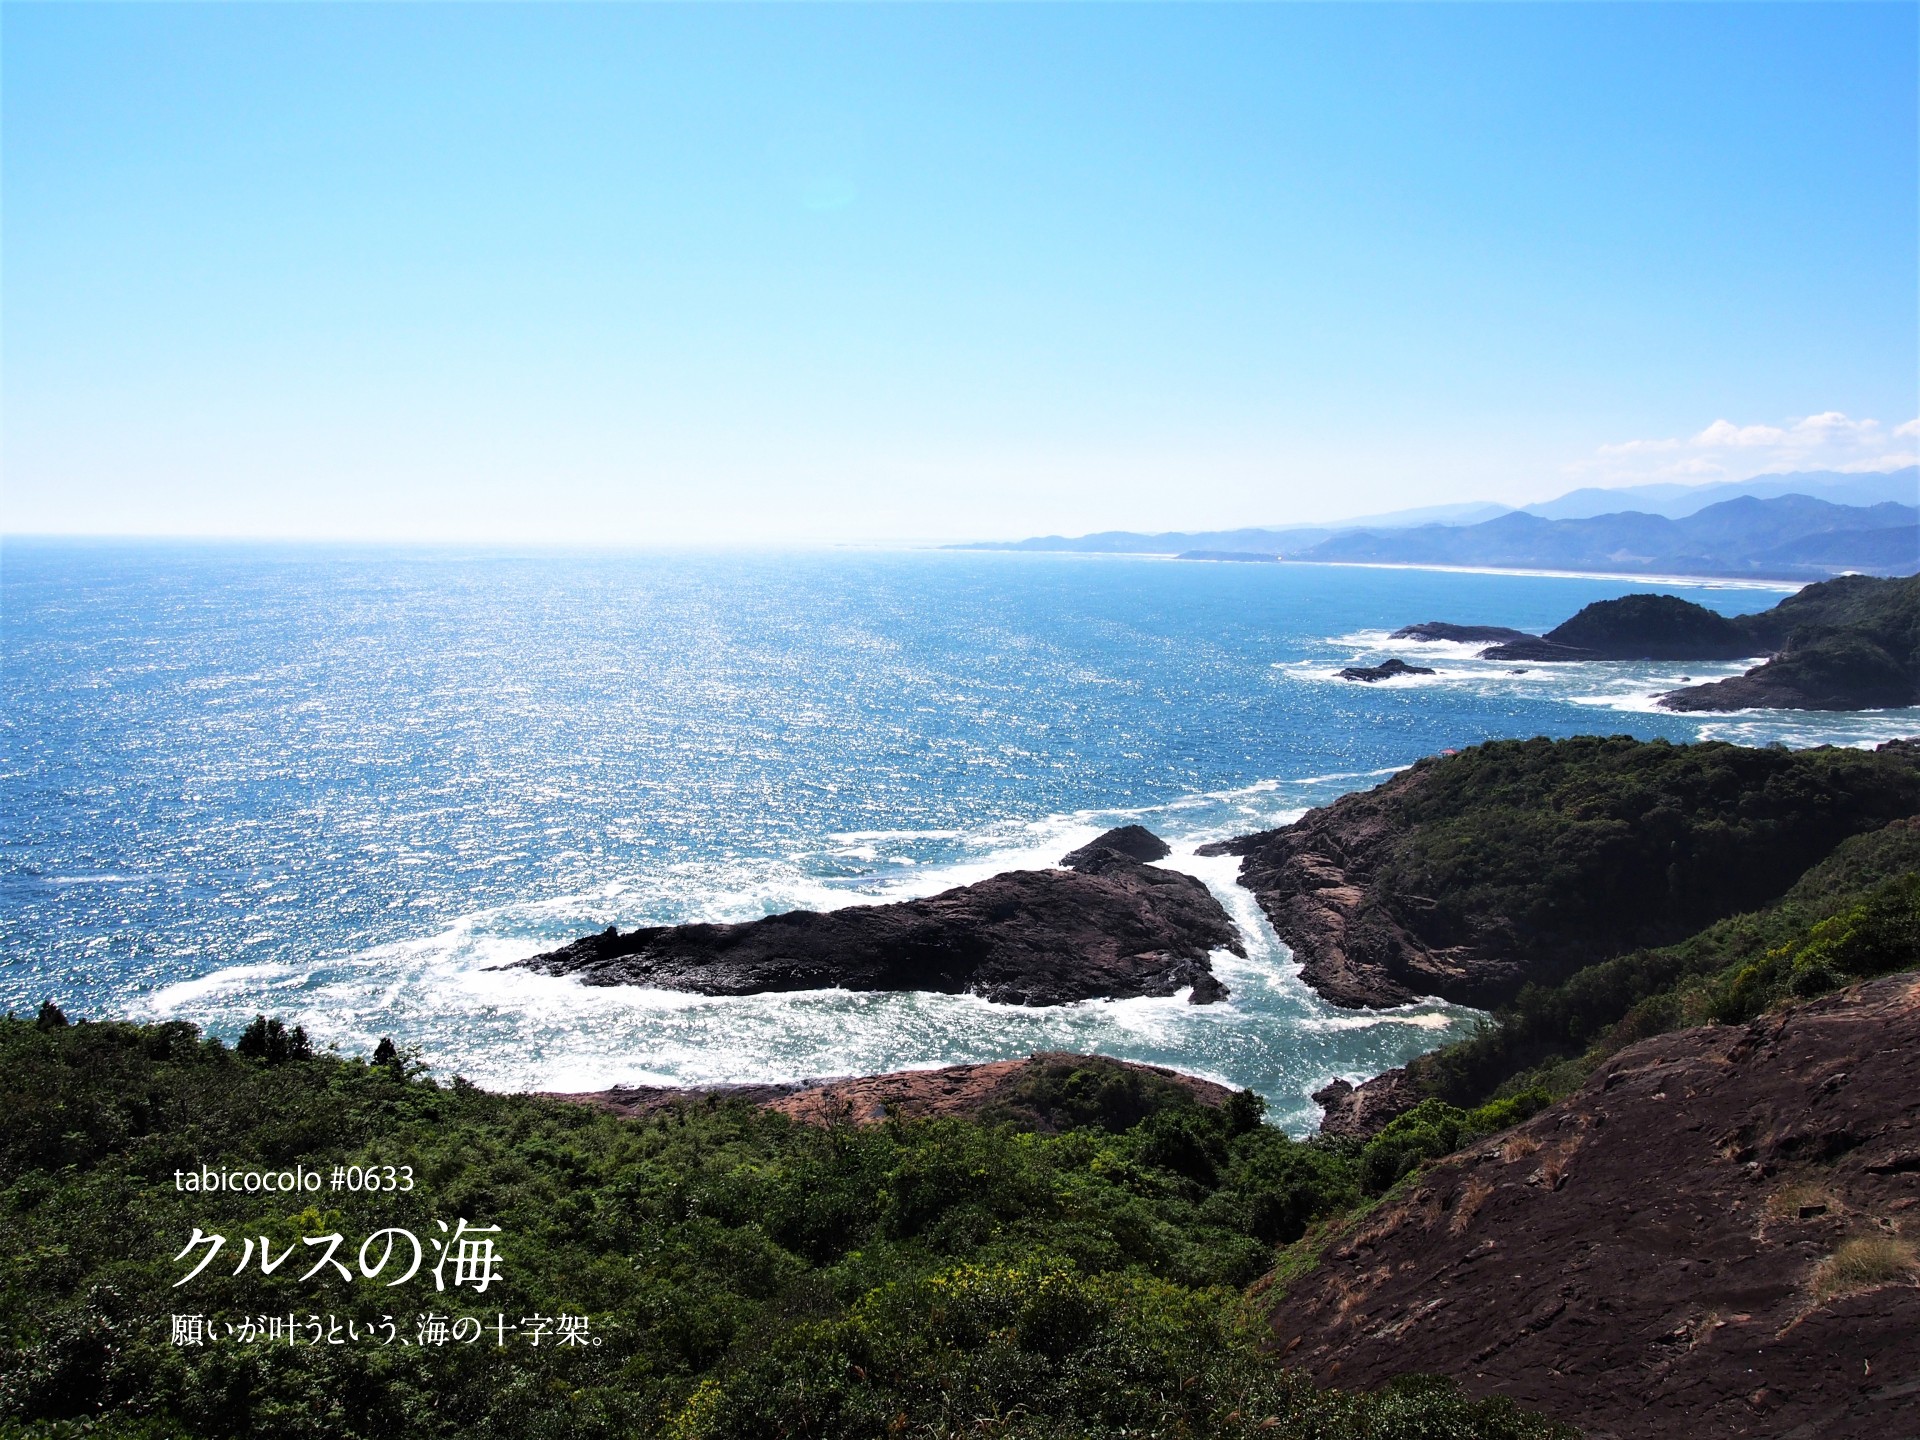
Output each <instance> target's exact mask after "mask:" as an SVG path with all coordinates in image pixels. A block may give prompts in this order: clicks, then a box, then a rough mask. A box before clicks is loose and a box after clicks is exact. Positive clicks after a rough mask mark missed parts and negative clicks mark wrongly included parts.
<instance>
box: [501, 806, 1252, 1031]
mask: <svg viewBox="0 0 1920 1440" xmlns="http://www.w3.org/2000/svg"><path fill="white" fill-rule="evenodd" d="M1156 847H1157V851H1158V854H1157V855H1155V858H1159V856H1164V855H1165V854H1166V853H1167V851H1166V846H1165V843H1164V842H1162V841H1161V840H1159V838H1158V837H1156V836H1154V835H1151V834H1150V833H1148V832H1147V831H1145V830H1142V829H1140V827H1138V826H1128V827H1124V828H1123V829H1121V830H1115V831H1109V832H1108V833H1107V834H1106V835H1103V836H1101V837H1100V838H1099V839H1098V840H1095V841H1094V842H1093V843H1092V844H1090V845H1088V846H1086V847H1084V848H1083V849H1082V850H1079V851H1076V852H1075V853H1074V854H1073V855H1070V856H1067V857H1066V860H1065V861H1064V862H1063V863H1065V864H1069V865H1071V867H1072V868H1068V869H1060V870H1011V871H1008V872H1006V873H1004V874H1001V875H995V876H993V877H992V878H991V879H987V880H982V881H980V882H979V883H978V884H974V885H964V886H960V887H958V888H957V889H953V890H947V891H943V892H941V893H940V894H938V895H930V896H928V897H926V898H925V899H920V900H906V901H900V902H897V903H894V904H889V905H856V906H849V907H848V908H846V909H844V910H831V911H827V912H824V913H822V912H817V911H811V910H795V911H790V912H788V913H786V914H781V915H770V916H768V917H766V918H765V919H762V920H752V921H747V922H745V923H742V924H698V925H656V926H643V927H641V928H639V929H635V930H628V931H624V932H623V931H620V930H617V929H613V928H609V929H607V930H606V931H604V932H602V933H601V934H598V935H589V936H586V937H584V938H583V939H580V940H576V941H574V942H573V943H572V944H570V945H566V946H563V947H561V948H560V949H558V950H553V951H549V952H547V953H545V954H542V955H536V956H533V957H532V958H530V959H527V960H522V961H519V962H517V965H518V966H519V967H520V968H525V969H530V970H537V971H539V972H540V973H542V974H546V975H572V976H576V977H578V978H579V979H580V980H581V981H582V982H584V983H585V984H588V985H648V986H654V987H657V988H660V989H665V990H690V991H693V992H695V993H697V994H701V995H758V994H763V993H766V992H769V991H783V990H818V989H826V988H831V987H839V988H842V989H847V990H932V991H941V992H944V993H947V994H961V993H966V994H973V995H979V996H981V997H982V998H984V999H987V1000H993V1001H997V1002H999V1003H1001V1004H1009V1005H1063V1004H1067V1003H1070V1002H1072V1001H1076V1000H1091V999H1103V998H1104V999H1125V998H1130V997H1133V996H1142V995H1174V994H1177V993H1178V992H1179V991H1181V990H1185V989H1191V992H1192V993H1191V995H1190V997H1189V998H1190V999H1191V1000H1192V1002H1193V1003H1194V1004H1197V1005H1198V1004H1207V1003H1211V1002H1214V1001H1218V1000H1223V999H1225V998H1226V996H1227V987H1226V985H1225V984H1223V983H1222V982H1221V981H1220V980H1219V979H1218V978H1217V977H1216V976H1215V975H1214V973H1213V969H1212V966H1211V964H1210V962H1209V960H1208V955H1209V953H1210V952H1211V951H1213V950H1227V951H1230V952H1232V953H1234V954H1236V955H1239V954H1244V953H1245V951H1244V949H1243V947H1242V943H1241V940H1240V934H1239V931H1238V930H1237V929H1236V928H1235V926H1234V924H1233V921H1232V920H1231V919H1230V918H1229V917H1228V915H1227V913H1226V911H1225V910H1223V909H1221V907H1220V902H1219V901H1217V900H1215V899H1214V898H1213V895H1212V893H1211V892H1210V891H1209V890H1208V889H1207V887H1206V885H1205V884H1204V883H1202V882H1201V881H1199V880H1197V879H1195V878H1194V877H1192V876H1191V875H1184V874H1181V873H1180V872H1178V871H1174V870H1166V869H1162V868H1160V867H1159V866H1155V865H1148V864H1145V863H1142V861H1141V860H1140V859H1138V858H1136V856H1137V855H1139V854H1154V853H1155V849H1156Z"/></svg>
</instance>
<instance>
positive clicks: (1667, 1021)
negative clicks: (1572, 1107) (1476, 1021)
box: [1409, 820, 1920, 1103]
mask: <svg viewBox="0 0 1920 1440" xmlns="http://www.w3.org/2000/svg"><path fill="white" fill-rule="evenodd" d="M1916 968H1920V820H1901V821H1895V822H1894V823H1893V824H1891V825H1887V826H1884V827H1882V828H1881V829H1879V830H1875V831H1872V832H1870V833H1868V834H1865V835H1858V836H1855V837H1853V838H1852V839H1850V840H1847V841H1846V842H1844V843H1843V844H1841V845H1840V846H1839V847H1838V848H1837V849H1836V850H1835V851H1834V852H1833V854H1832V855H1830V856H1829V857H1828V858H1827V859H1825V860H1824V861H1822V862H1821V863H1820V864H1818V865H1816V866H1814V867H1812V868H1811V869H1809V870H1808V871H1807V872H1806V873H1805V874H1804V875H1803V876H1802V877H1801V878H1800V880H1799V882H1798V883H1796V884H1795V885H1794V886H1793V887H1792V888H1791V889H1790V890H1788V891H1787V893H1786V894H1785V895H1784V896H1782V897H1781V898H1780V900H1779V901H1778V902H1777V903H1775V904H1773V905H1770V906H1766V907H1764V908H1762V909H1759V910H1756V911H1752V912H1749V913H1746V914H1741V915H1736V916H1732V917H1730V918H1728V919H1726V920H1722V921H1720V922H1719V923H1717V924H1714V925H1711V926H1708V927H1707V928H1706V929H1704V930H1702V931H1700V932H1699V933H1697V934H1695V935H1693V936H1691V937H1689V938H1688V939H1687V940H1685V941H1683V942H1681V943H1679V944H1677V945H1669V946H1664V947H1661V948H1658V949H1648V950H1637V951H1634V952H1633V953H1631V954H1628V955H1624V956H1620V957H1618V958H1616V959H1613V960H1610V961H1606V962H1604V963H1602V964H1598V965H1593V966H1590V967H1588V968H1587V969H1585V970H1582V971H1580V972H1579V973H1578V974H1576V975H1574V976H1573V977H1572V978H1571V979H1569V980H1567V981H1565V982H1564V983H1562V984H1560V985H1555V986H1528V987H1527V988H1525V989H1524V990H1522V991H1521V992H1520V994H1519V996H1518V997H1517V998H1516V999H1515V1000H1514V1002H1513V1003H1512V1005H1510V1006H1508V1007H1506V1008H1505V1009H1503V1010H1502V1011H1501V1012H1500V1013H1499V1015H1498V1016H1497V1017H1496V1020H1495V1023H1493V1024H1492V1025H1490V1026H1488V1027H1486V1028H1485V1029H1483V1030H1482V1031H1481V1032H1480V1033H1479V1034H1478V1035H1475V1036H1474V1037H1472V1038H1470V1039H1468V1040H1464V1041H1461V1042H1460V1043H1458V1044H1455V1045H1451V1046H1448V1047H1446V1048H1445V1049H1442V1050H1438V1051H1435V1052H1434V1053H1432V1054H1430V1055H1426V1056H1422V1057H1421V1058H1420V1059H1418V1060H1416V1061H1414V1062H1413V1064H1412V1065H1411V1066H1410V1067H1409V1071H1410V1073H1411V1074H1412V1076H1413V1077H1414V1079H1415V1080H1416V1082H1417V1083H1418V1084H1420V1085H1421V1086H1422V1087H1424V1088H1425V1089H1427V1090H1429V1091H1431V1092H1432V1093H1433V1094H1435V1095H1437V1096H1442V1097H1445V1098H1446V1099H1448V1100H1451V1101H1455V1102H1458V1103H1472V1102H1474V1101H1477V1100H1480V1099H1483V1098H1484V1097H1486V1096H1488V1095H1492V1094H1496V1093H1509V1094H1510V1093H1525V1094H1528V1095H1537V1094H1540V1093H1543V1092H1544V1093H1548V1094H1553V1095H1558V1094H1564V1093H1566V1092H1567V1091H1568V1090H1570V1089H1572V1088H1573V1087H1574V1086H1576V1085H1577V1084H1578V1083H1579V1082H1580V1081H1581V1080H1582V1079H1584V1078H1585V1076H1586V1075H1587V1074H1589V1073H1591V1071H1592V1070H1593V1069H1594V1067H1595V1066H1597V1065H1598V1064H1599V1063H1600V1062H1601V1061H1602V1060H1604V1059H1605V1058H1606V1057H1607V1056H1608V1055H1611V1054H1612V1053H1613V1052H1614V1051H1616V1050H1618V1049H1620V1048H1621V1047H1622V1046H1624V1045H1627V1044H1630V1043H1632V1042H1633V1041H1635V1040H1640V1039H1644V1038H1646V1037H1647V1036H1650V1035H1658V1034H1664V1033H1666V1032H1668V1031H1671V1030H1678V1029H1683V1028H1685V1027H1687V1026H1691V1025H1704V1024H1708V1023H1713V1022H1718V1023H1722V1024H1737V1023H1740V1022H1743V1021H1746V1020H1750V1019H1752V1018H1753V1017H1754V1016H1756V1015H1758V1014H1760V1013H1762V1012H1763V1011H1765V1010H1768V1009H1770V1008H1772V1007H1774V1006H1776V1005H1779V1004H1781V1003H1784V1002H1786V1001H1789V1000H1794V999H1809V998H1812V997H1813V996H1816V995H1822V994H1825V993H1827V992H1828V991H1830V990H1835V989H1838V988H1839V987H1841V986H1843V985H1846V984H1849V983H1851V982H1853V981H1855V980H1862V979H1867V978H1870V977H1872V976H1875V975H1885V974H1889V973H1892V972H1895V971H1900V970H1911V969H1916Z"/></svg>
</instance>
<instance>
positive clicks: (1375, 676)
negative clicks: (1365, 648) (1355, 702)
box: [1340, 659, 1433, 685]
mask: <svg viewBox="0 0 1920 1440" xmlns="http://www.w3.org/2000/svg"><path fill="white" fill-rule="evenodd" d="M1431 674H1433V669H1432V667H1431V666H1427V665H1409V664H1408V663H1407V662H1406V661H1404V660H1400V659H1391V660H1383V661H1381V663H1380V664H1378V665H1349V666H1348V667H1347V668H1346V669H1344V670H1342V671H1341V672H1340V678H1341V679H1342V680H1358V681H1360V682H1361V683H1362V684H1365V685H1371V684H1373V683H1374V681H1376V680H1391V679H1393V677H1394V676H1396V675H1431Z"/></svg>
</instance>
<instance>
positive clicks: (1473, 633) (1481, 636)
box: [1392, 620, 1539, 645]
mask: <svg viewBox="0 0 1920 1440" xmlns="http://www.w3.org/2000/svg"><path fill="white" fill-rule="evenodd" d="M1392 638H1393V639H1395V640H1421V641H1432V640H1454V641H1459V642H1461V643H1462V644H1467V645H1487V644H1499V643H1502V642H1505V641H1508V640H1535V639H1538V638H1539V637H1538V636H1535V635H1529V634H1528V633H1527V632H1526V631H1525V630H1509V629H1508V628H1507V627H1506V626H1504V625H1449V624H1448V623H1447V622H1446V621H1444V620H1428V621H1426V622H1424V623H1422V624H1419V625H1403V626H1401V627H1400V628H1399V629H1398V630H1396V631H1394V632H1393V636H1392Z"/></svg>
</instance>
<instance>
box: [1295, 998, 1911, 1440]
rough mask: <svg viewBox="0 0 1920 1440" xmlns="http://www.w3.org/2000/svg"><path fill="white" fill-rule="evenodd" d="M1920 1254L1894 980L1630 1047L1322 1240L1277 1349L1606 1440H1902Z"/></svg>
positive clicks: (1905, 1048) (1325, 1379)
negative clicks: (1840, 1260) (1843, 1259)
mask: <svg viewBox="0 0 1920 1440" xmlns="http://www.w3.org/2000/svg"><path fill="white" fill-rule="evenodd" d="M1916 1241H1920V980H1916V977H1915V976H1914V975H1912V974H1907V975H1900V976H1893V977H1889V978H1887V979H1884V980H1877V981H1872V982H1870V983H1868V984H1866V985H1864V986H1860V987H1857V988H1856V989H1854V990H1851V991H1846V992H1842V993H1840V994H1837V995H1833V996H1829V997H1827V998H1825V999H1822V1000H1818V1001H1815V1002H1813V1003H1811V1004H1808V1005H1805V1006H1803V1007H1800V1008H1797V1009H1793V1010H1789V1011H1786V1012H1784V1013H1782V1014H1775V1015H1769V1016H1766V1017H1764V1018H1762V1019H1760V1020H1757V1021H1755V1022H1754V1023H1752V1024H1751V1025H1747V1026H1739V1027H1736V1026H1719V1027H1713V1028H1709V1029H1703V1030H1687V1031H1681V1032H1679V1033H1676V1034H1672V1035H1666V1036H1661V1037H1659V1038H1657V1039H1653V1040H1647V1041H1643V1042H1641V1043H1639V1044H1636V1045H1633V1046H1631V1047H1629V1048H1627V1049H1625V1050H1623V1051H1621V1052H1620V1053H1619V1054H1618V1055H1616V1056H1614V1057H1613V1058H1612V1059H1611V1060H1609V1061H1608V1062H1607V1063H1606V1064H1605V1065H1603V1066H1602V1067H1601V1068H1600V1069H1599V1070H1598V1071H1597V1072H1596V1073H1595V1074H1594V1075H1593V1076H1592V1078H1591V1079H1590V1080H1589V1081H1588V1082H1587V1084H1586V1086H1585V1087H1584V1088H1583V1089H1581V1090H1580V1091H1579V1092H1578V1093H1577V1094H1575V1095H1574V1096H1572V1097H1570V1098H1569V1099H1567V1100H1565V1101H1563V1102H1561V1103H1560V1104H1558V1105H1555V1106H1553V1107H1551V1108H1549V1109H1547V1110H1545V1111H1543V1112H1541V1113H1540V1114H1539V1115H1536V1116H1535V1117H1534V1118H1533V1119H1531V1120H1529V1121H1528V1122H1526V1123H1525V1124H1524V1125H1521V1126H1518V1127H1517V1128H1515V1129H1514V1130H1511V1131H1509V1132H1507V1133H1506V1134H1505V1135H1503V1136H1498V1137H1495V1138H1493V1139H1490V1140H1487V1141H1483V1142H1479V1143H1477V1144H1476V1145H1474V1146H1473V1147H1472V1148H1471V1150H1469V1151H1467V1152H1463V1153H1461V1154H1458V1155H1455V1156H1453V1157H1451V1158H1449V1159H1446V1160H1443V1161H1441V1162H1439V1163H1438V1164H1436V1165H1434V1166H1433V1167H1431V1168H1430V1169H1428V1170H1426V1171H1425V1172H1423V1173H1421V1174H1420V1175H1419V1176H1418V1177H1417V1179H1415V1180H1414V1181H1413V1182H1412V1183H1411V1185H1410V1186H1409V1187H1408V1188H1407V1189H1406V1190H1405V1191H1404V1192H1403V1193H1402V1194H1400V1195H1399V1196H1398V1197H1397V1198H1395V1199H1392V1200H1390V1201H1388V1202H1387V1203H1386V1204H1385V1205H1383V1206H1381V1207H1380V1208H1379V1209H1376V1210H1374V1211H1372V1212H1369V1213H1366V1214H1364V1215H1363V1216H1362V1217H1361V1218H1359V1219H1358V1220H1357V1221H1355V1222H1352V1224H1351V1226H1350V1228H1349V1229H1347V1230H1346V1231H1345V1232H1344V1233H1338V1234H1335V1235H1334V1236H1333V1237H1331V1239H1330V1240H1329V1241H1328V1242H1327V1243H1326V1246H1325V1248H1324V1250H1322V1251H1321V1252H1320V1255H1319V1259H1318V1263H1317V1265H1315V1266H1313V1267H1312V1268H1311V1269H1309V1270H1307V1271H1306V1273H1305V1274H1303V1275H1300V1276H1298V1278H1295V1279H1291V1280H1288V1281H1284V1282H1281V1284H1280V1285H1276V1286H1275V1287H1274V1288H1275V1292H1276V1296H1277V1298H1275V1300H1274V1302H1273V1308H1272V1311H1271V1317H1272V1325H1273V1335H1274V1343H1275V1345H1276V1347H1277V1348H1278V1349H1279V1351H1280V1352H1281V1353H1283V1354H1284V1355H1285V1356H1286V1357H1287V1358H1288V1360H1289V1361H1290V1362H1291V1363H1293V1364H1296V1365H1299V1366H1301V1367H1303V1368H1304V1369H1305V1370H1307V1371H1308V1372H1309V1373H1311V1374H1312V1376H1313V1377H1314V1378H1315V1379H1316V1380H1318V1381H1320V1382H1322V1383H1338V1384H1340V1385H1342V1386H1356V1387H1363V1388H1364V1387H1370V1386H1374V1385H1378V1384H1381V1383H1384V1382H1385V1381H1387V1380H1390V1379H1392V1378H1394V1377H1395V1376H1399V1375H1404V1374H1408V1373H1431V1374H1440V1375H1450V1376H1452V1377H1453V1378H1454V1379H1456V1380H1457V1381H1459V1383H1460V1384H1461V1385H1462V1386H1464V1387H1465V1388H1466V1389H1467V1390H1469V1391H1470V1392H1473V1393H1475V1394H1481V1395H1487V1394H1502V1395H1506V1396H1509V1397H1511V1398H1512V1399H1513V1400H1515V1401H1517V1402H1518V1403H1519V1404H1521V1405H1524V1406H1529V1407H1533V1408H1537V1409H1539V1410H1543V1411H1545V1412H1546V1413H1548V1414H1549V1415H1552V1416H1555V1417H1557V1418H1560V1419H1563V1420H1566V1421H1569V1422H1571V1423H1573V1424H1575V1425H1577V1426H1579V1427H1580V1429H1581V1430H1582V1431H1583V1432H1584V1433H1586V1434H1588V1435H1592V1436H1603V1435H1604V1436H1613V1437H1617V1440H1667V1437H1671V1436H1675V1435H1697V1436H1728V1437H1733V1436H1774V1437H1780V1440H1785V1437H1788V1436H1796V1437H1797V1436H1818V1437H1820V1440H1869V1437H1871V1440H1881V1437H1893V1436H1903V1437H1904V1436H1910V1435H1913V1434H1916V1433H1920V1432H1917V1431H1916V1428H1915V1414H1916V1412H1915V1402H1916V1397H1920V1286H1917V1285H1916V1283H1915V1281H1916V1277H1917V1276H1920V1270H1916V1268H1915V1243H1916ZM1843 1247H1847V1249H1846V1251H1845V1253H1847V1254H1850V1255H1851V1256H1853V1257H1855V1258H1854V1263H1853V1264H1852V1265H1851V1266H1850V1267H1849V1266H1845V1265H1841V1266H1835V1265H1833V1264H1831V1263H1830V1261H1831V1257H1833V1256H1834V1255H1835V1254H1836V1252H1842V1250H1843ZM1282 1285H1283V1286H1284V1289H1282V1288H1281V1286H1282Z"/></svg>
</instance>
